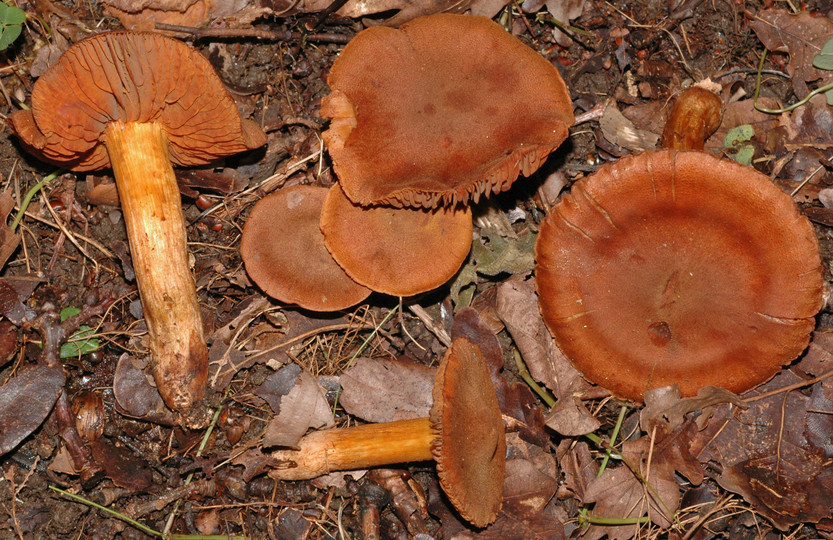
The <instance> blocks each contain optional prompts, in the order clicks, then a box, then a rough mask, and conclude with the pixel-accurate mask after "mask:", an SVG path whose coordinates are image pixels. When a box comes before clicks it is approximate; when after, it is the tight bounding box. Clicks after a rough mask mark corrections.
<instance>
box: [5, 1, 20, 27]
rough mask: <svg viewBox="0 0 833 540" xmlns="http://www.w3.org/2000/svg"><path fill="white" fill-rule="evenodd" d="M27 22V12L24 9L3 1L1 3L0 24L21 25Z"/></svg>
mask: <svg viewBox="0 0 833 540" xmlns="http://www.w3.org/2000/svg"><path fill="white" fill-rule="evenodd" d="M25 22H26V12H25V11H23V10H22V9H20V8H18V7H15V6H10V5H9V4H5V3H3V4H2V5H0V24H2V25H3V26H6V25H11V24H16V25H18V26H19V25H21V24H23V23H25Z"/></svg>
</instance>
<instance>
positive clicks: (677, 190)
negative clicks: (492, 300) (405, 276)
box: [535, 150, 824, 401]
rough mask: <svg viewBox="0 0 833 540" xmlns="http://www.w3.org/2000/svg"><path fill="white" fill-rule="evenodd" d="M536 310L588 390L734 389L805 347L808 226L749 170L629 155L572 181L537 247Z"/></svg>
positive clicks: (817, 291)
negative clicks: (674, 385)
mask: <svg viewBox="0 0 833 540" xmlns="http://www.w3.org/2000/svg"><path fill="white" fill-rule="evenodd" d="M535 253H536V259H537V266H536V270H535V281H536V288H537V291H538V295H539V303H540V308H541V313H542V314H543V316H544V320H545V321H546V324H547V327H548V328H549V330H550V332H551V333H552V334H553V336H554V337H555V340H556V342H557V343H558V346H559V347H560V348H561V350H562V351H563V352H564V354H565V355H567V357H568V358H570V360H571V361H572V362H573V364H575V366H576V367H577V368H578V369H579V370H580V371H582V372H583V373H584V375H585V376H586V377H587V379H589V380H590V381H592V382H595V383H597V384H599V385H601V386H603V387H604V388H606V389H608V390H610V391H611V392H612V393H613V394H615V395H617V396H620V397H623V398H628V399H632V400H637V401H641V400H642V396H643V393H644V392H645V390H647V389H649V388H655V387H660V386H665V385H669V384H672V383H677V384H678V385H679V387H680V390H681V391H682V394H683V395H684V396H691V395H694V394H696V393H697V391H698V390H699V389H700V388H702V387H704V386H707V385H714V386H720V387H723V388H727V389H729V390H731V391H733V392H737V393H741V392H744V391H746V390H748V389H750V388H752V387H754V386H756V385H758V384H759V383H762V382H764V381H766V380H767V379H769V378H770V377H772V376H773V375H774V374H775V373H776V372H777V371H778V370H779V369H781V366H782V365H784V364H786V363H789V362H790V361H792V360H794V359H795V358H796V357H797V356H798V355H799V354H800V353H801V352H802V350H804V348H805V347H806V346H807V344H808V342H809V338H810V332H811V331H812V330H813V327H814V323H815V321H814V316H815V314H816V313H817V312H818V311H819V309H820V307H821V302H822V286H823V283H824V281H823V277H822V267H821V257H820V254H819V245H818V241H817V239H816V235H815V233H814V231H813V227H812V226H811V225H810V223H809V222H808V221H807V219H806V218H805V217H804V216H802V215H801V213H800V212H799V210H798V208H797V207H796V205H795V204H794V203H793V201H792V199H791V198H790V197H789V196H788V195H787V194H785V193H783V192H782V191H781V190H780V189H778V188H777V187H776V186H775V185H774V184H773V183H772V182H771V181H770V179H769V178H768V177H767V176H765V175H763V174H761V173H759V172H757V171H755V170H754V169H752V168H750V167H745V166H743V165H740V164H738V163H735V162H733V161H729V160H723V159H719V158H716V157H714V156H712V155H710V154H705V153H702V152H676V151H670V150H666V151H660V152H656V153H654V152H647V153H643V154H639V155H635V156H627V157H624V158H622V159H620V160H619V161H617V162H616V163H613V164H610V165H606V166H604V167H602V168H600V169H599V170H598V171H596V172H595V173H594V174H593V175H591V176H588V177H586V178H585V179H583V180H580V181H578V182H576V183H575V184H574V185H573V187H572V191H571V193H570V194H569V195H566V196H564V197H563V198H562V200H561V201H560V202H559V203H558V204H557V205H556V206H554V207H553V209H552V210H551V212H550V213H549V214H548V215H547V216H546V218H545V219H544V220H543V222H542V224H541V229H540V234H539V236H538V239H537V243H536V246H535Z"/></svg>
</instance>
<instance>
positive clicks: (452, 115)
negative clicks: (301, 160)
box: [244, 14, 574, 305]
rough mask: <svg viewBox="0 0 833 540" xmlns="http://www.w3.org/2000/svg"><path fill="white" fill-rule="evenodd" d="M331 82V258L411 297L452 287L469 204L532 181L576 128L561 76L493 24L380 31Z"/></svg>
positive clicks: (465, 240)
mask: <svg viewBox="0 0 833 540" xmlns="http://www.w3.org/2000/svg"><path fill="white" fill-rule="evenodd" d="M327 81H328V83H329V85H330V88H331V93H330V94H329V95H328V96H326V97H325V98H324V99H323V100H322V104H321V115H322V116H324V117H326V118H329V119H330V127H329V129H328V130H327V131H326V132H324V134H323V137H324V140H325V141H326V143H327V148H328V151H329V153H330V157H331V158H332V160H333V165H334V169H335V171H336V173H337V175H338V182H339V183H338V185H336V186H333V187H332V188H331V189H330V192H329V194H328V195H327V198H326V200H325V201H324V204H323V208H322V212H321V221H320V226H321V230H322V232H323V234H324V242H325V245H326V247H327V249H328V250H329V251H330V253H331V254H332V256H333V258H334V259H335V261H336V262H337V263H338V264H339V265H340V266H341V267H342V268H343V269H344V270H345V272H346V273H347V274H348V275H349V276H350V277H351V278H352V279H353V280H355V281H356V282H358V283H359V284H361V285H363V286H365V287H367V288H369V289H371V290H374V291H377V292H382V293H385V294H390V295H394V296H400V297H403V296H413V295H416V294H419V293H423V292H426V291H430V290H433V289H435V288H437V287H439V286H441V285H442V284H443V283H446V282H447V281H448V280H449V279H451V278H452V277H453V276H454V274H455V273H456V272H457V271H458V270H459V268H460V266H461V265H462V264H463V262H464V261H465V258H466V256H467V255H468V252H469V249H470V247H471V239H472V222H471V210H470V208H469V206H468V203H469V201H470V200H473V201H475V202H477V201H478V200H479V198H480V197H486V196H488V195H490V194H492V193H497V192H500V191H504V190H506V189H508V188H509V186H510V185H511V184H512V183H513V182H514V181H515V180H516V178H517V177H518V174H519V173H523V174H525V175H529V174H532V173H533V172H534V171H535V170H536V169H537V168H538V167H539V166H540V165H541V163H542V162H543V161H544V160H545V159H546V157H547V155H548V154H550V153H551V152H552V151H553V150H554V149H555V148H557V147H558V146H559V145H560V144H561V143H562V142H563V141H564V139H565V138H566V137H567V134H568V130H569V127H570V126H571V125H572V124H573V122H574V118H573V112H572V106H571V102H570V96H569V93H568V92H567V88H566V85H565V84H564V81H563V80H562V79H561V76H560V75H559V73H558V70H557V69H556V68H555V67H554V66H553V65H552V64H551V63H550V62H549V61H547V60H546V59H545V58H544V57H542V56H541V55H540V54H538V53H537V52H536V51H534V50H532V49H530V48H529V47H527V46H526V45H524V44H523V43H522V42H521V41H520V40H518V39H516V38H515V37H513V36H511V35H510V34H509V33H507V32H506V31H505V30H504V29H503V28H502V27H501V26H500V25H498V24H496V23H495V22H493V21H491V20H490V19H488V18H485V17H475V16H468V15H454V14H439V15H429V16H425V17H418V18H416V19H413V20H412V21H410V22H408V23H406V24H404V25H402V26H401V27H400V28H398V29H393V28H387V27H371V28H368V29H366V30H364V31H362V32H359V34H358V35H356V37H355V38H353V39H352V40H351V41H350V43H348V45H347V46H346V47H345V48H344V50H343V51H342V52H341V54H340V55H339V57H338V58H337V59H336V61H335V63H334V64H333V67H332V69H331V70H330V74H329V76H328V80H327ZM246 235H247V232H246V231H245V230H244V242H245V236H246ZM246 256H247V255H246V254H244V257H246ZM247 268H248V262H247ZM278 273H280V272H278ZM254 279H255V281H259V280H258V278H254ZM265 290H266V291H267V293H268V292H269V291H268V289H265ZM276 297H277V298H278V299H280V300H284V301H293V302H294V301H295V300H293V299H292V298H290V297H289V296H288V295H280V294H278V295H276ZM299 305H300V304H299Z"/></svg>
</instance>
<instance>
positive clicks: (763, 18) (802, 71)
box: [749, 9, 833, 98]
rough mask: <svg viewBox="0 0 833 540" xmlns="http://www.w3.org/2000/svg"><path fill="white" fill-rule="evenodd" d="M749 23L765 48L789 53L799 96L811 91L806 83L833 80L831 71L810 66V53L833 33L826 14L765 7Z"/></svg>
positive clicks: (814, 52) (813, 53)
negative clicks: (815, 14)
mask: <svg viewBox="0 0 833 540" xmlns="http://www.w3.org/2000/svg"><path fill="white" fill-rule="evenodd" d="M749 26H751V27H752V29H753V30H754V31H755V34H756V35H757V36H758V39H760V40H761V42H762V43H763V44H764V46H765V47H766V48H767V49H769V50H771V51H778V52H785V53H789V55H790V63H789V65H788V66H787V73H788V74H789V75H790V79H791V80H792V84H793V91H794V92H795V95H796V96H798V97H799V98H803V97H805V96H806V95H807V94H809V93H810V88H809V87H808V86H807V83H809V82H813V81H822V82H821V84H827V83H829V82H830V81H831V80H833V73H831V72H829V71H824V70H821V69H817V68H815V67H813V57H815V56H816V55H817V54H819V53H820V52H821V48H822V46H824V44H825V42H827V40H828V39H830V37H831V36H833V21H831V20H830V19H828V18H827V17H814V16H813V15H812V14H811V13H810V11H808V10H802V11H801V12H800V13H798V14H795V15H794V14H792V13H789V12H788V11H786V10H782V9H767V10H764V11H761V12H759V13H758V14H757V15H755V20H753V21H752V22H750V23H749Z"/></svg>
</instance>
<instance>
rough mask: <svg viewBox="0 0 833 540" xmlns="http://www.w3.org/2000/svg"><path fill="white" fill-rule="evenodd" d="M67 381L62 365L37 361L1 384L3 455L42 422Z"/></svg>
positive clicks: (0, 447)
mask: <svg viewBox="0 0 833 540" xmlns="http://www.w3.org/2000/svg"><path fill="white" fill-rule="evenodd" d="M65 381H66V376H65V375H64V370H63V368H62V367H61V366H60V365H56V366H48V365H46V364H36V365H33V366H29V367H26V368H24V369H21V370H20V371H19V372H18V374H17V375H16V376H15V377H12V379H11V380H10V381H9V382H7V383H6V384H4V385H3V386H0V456H2V455H3V454H5V453H7V452H9V451H10V450H12V449H13V448H14V447H16V446H17V445H18V444H20V441H22V440H23V439H25V438H26V437H27V436H29V434H30V433H32V432H33V431H34V430H35V429H37V427H38V426H40V425H41V423H42V422H43V421H44V419H46V417H47V416H48V415H49V412H50V411H51V410H52V407H53V406H54V405H55V401H56V400H57V399H58V395H59V394H60V393H61V390H62V389H63V387H64V382H65Z"/></svg>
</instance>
